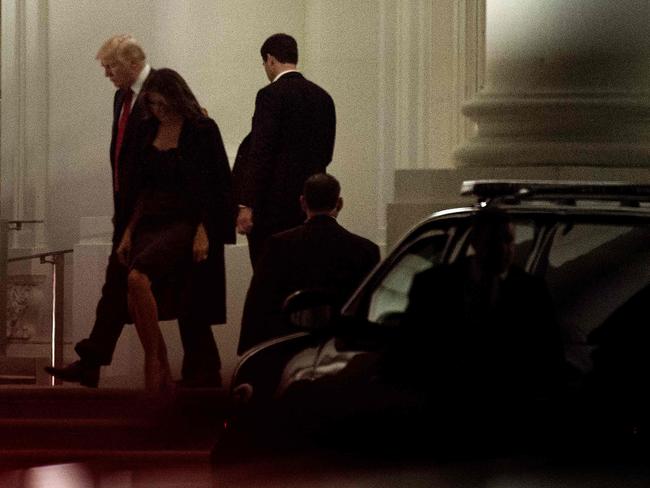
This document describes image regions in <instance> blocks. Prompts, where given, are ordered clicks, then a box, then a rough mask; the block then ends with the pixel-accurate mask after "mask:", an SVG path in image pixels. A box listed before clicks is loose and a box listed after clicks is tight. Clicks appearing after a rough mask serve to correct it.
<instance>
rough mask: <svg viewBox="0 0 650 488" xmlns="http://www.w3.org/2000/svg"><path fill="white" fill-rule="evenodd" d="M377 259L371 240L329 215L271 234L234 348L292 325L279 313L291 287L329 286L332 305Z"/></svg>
mask: <svg viewBox="0 0 650 488" xmlns="http://www.w3.org/2000/svg"><path fill="white" fill-rule="evenodd" d="M378 261H379V248H378V247H377V245H376V244H374V243H372V242H371V241H369V240H368V239H365V238H363V237H360V236H357V235H355V234H352V233H351V232H349V231H347V230H345V229H344V228H343V227H341V226H340V225H339V224H338V223H337V222H336V219H334V218H332V217H329V216H317V217H314V218H313V219H311V220H309V221H308V222H306V223H305V224H303V225H300V226H298V227H295V228H293V229H290V230H287V231H285V232H280V233H278V234H275V235H273V236H271V237H270V238H269V240H268V241H267V245H266V250H265V252H264V253H263V254H262V257H261V259H260V265H259V268H258V269H257V270H256V272H255V274H254V275H253V279H252V281H251V286H250V288H249V290H248V294H247V296H246V302H245V305H244V314H243V317H242V328H241V334H240V337H239V347H238V353H239V354H241V353H242V352H244V351H245V350H247V349H249V348H251V347H252V346H254V345H255V344H258V343H260V342H262V341H265V340H268V339H271V338H273V337H278V336H282V335H286V334H288V333H291V332H294V331H295V330H294V329H293V328H292V327H291V326H290V324H287V323H286V322H285V321H284V320H283V317H282V313H281V308H282V304H283V302H284V300H285V298H286V297H287V296H288V295H290V294H291V293H293V292H294V291H297V290H299V289H304V288H323V289H327V290H331V291H332V292H333V294H334V297H335V299H334V300H335V303H334V305H335V306H336V307H340V306H342V305H343V304H344V303H345V301H346V300H347V299H348V298H349V297H350V295H351V294H352V292H353V291H354V289H355V288H356V287H357V286H358V285H359V284H360V283H361V281H362V280H363V278H364V277H365V276H366V275H367V274H368V273H369V272H370V270H371V269H372V268H373V267H374V266H375V264H377V262H378Z"/></svg>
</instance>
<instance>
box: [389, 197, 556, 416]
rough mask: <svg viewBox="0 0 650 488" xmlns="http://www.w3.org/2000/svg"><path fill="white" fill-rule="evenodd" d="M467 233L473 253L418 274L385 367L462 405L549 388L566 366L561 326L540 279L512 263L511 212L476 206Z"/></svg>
mask: <svg viewBox="0 0 650 488" xmlns="http://www.w3.org/2000/svg"><path fill="white" fill-rule="evenodd" d="M468 238H469V244H471V248H470V250H471V251H472V252H473V254H471V252H468V253H467V255H465V256H462V257H460V258H459V259H457V260H456V261H454V262H453V263H451V264H442V265H439V266H434V267H432V268H429V269H426V270H425V271H422V272H420V273H418V274H416V275H415V277H414V279H413V283H412V285H411V289H410V291H409V305H408V308H407V309H406V314H405V319H404V323H403V324H402V327H400V329H399V331H400V338H399V339H398V340H395V341H394V342H393V344H392V346H391V347H392V352H391V353H390V354H388V355H387V358H388V359H389V360H390V361H391V367H390V368H387V370H390V371H391V374H392V375H394V378H395V379H396V380H397V381H399V382H400V383H402V382H405V381H406V382H409V383H410V385H409V386H412V387H414V388H416V390H417V389H420V388H421V389H424V391H427V392H429V393H434V394H435V395H437V396H436V398H442V397H445V398H448V399H450V401H452V400H460V401H461V403H462V401H463V400H467V398H469V397H472V398H480V397H481V396H484V398H486V397H487V396H492V397H494V398H495V399H499V400H501V399H505V398H512V396H517V397H521V396H526V395H533V396H536V397H544V396H545V395H549V394H552V393H553V392H554V391H557V388H559V386H560V385H561V382H562V375H563V370H564V356H563V351H562V339H561V335H560V329H559V326H558V323H557V320H556V317H555V313H554V307H553V303H552V300H551V296H550V294H549V291H548V289H547V287H546V285H545V283H544V282H543V280H542V279H541V278H539V277H537V276H534V275H531V274H529V273H527V272H526V271H524V270H523V269H522V268H520V267H518V266H517V265H516V264H514V256H515V228H514V226H513V225H512V223H511V221H510V217H509V215H508V214H507V213H505V212H503V211H501V210H499V209H495V208H487V209H484V210H481V211H480V212H478V213H477V214H476V216H475V217H474V221H473V227H472V228H471V231H470V233H469V236H468ZM442 392H445V393H444V394H443V393H442ZM493 403H494V402H493ZM466 405H475V403H473V402H468V401H467V402H466Z"/></svg>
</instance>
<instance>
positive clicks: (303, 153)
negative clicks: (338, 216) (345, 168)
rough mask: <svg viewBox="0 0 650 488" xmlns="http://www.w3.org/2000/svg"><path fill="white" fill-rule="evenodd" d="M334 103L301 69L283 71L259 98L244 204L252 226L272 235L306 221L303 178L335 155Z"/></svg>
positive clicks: (245, 175)
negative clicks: (303, 203) (299, 71)
mask: <svg viewBox="0 0 650 488" xmlns="http://www.w3.org/2000/svg"><path fill="white" fill-rule="evenodd" d="M335 132H336V115H335V110H334V102H333V100H332V98H331V97H330V96H329V94H328V93H327V92H326V91H325V90H323V89H322V88H320V87H319V86H318V85H316V84H314V83H312V82H311V81H308V80H306V79H305V78H304V77H303V76H302V75H301V74H300V73H296V72H291V73H287V74H284V75H283V76H281V77H280V79H278V80H277V81H275V82H273V83H271V84H269V85H267V86H266V87H264V88H262V89H261V90H260V91H259V92H258V93H257V98H256V100H255V113H254V115H253V124H252V130H251V141H250V151H249V152H248V158H247V160H246V161H245V171H244V172H243V175H242V178H243V180H242V184H241V185H237V186H241V195H240V197H241V200H240V201H239V202H238V203H240V204H243V205H246V206H248V207H251V208H252V209H253V222H254V230H253V232H254V233H256V234H257V235H258V236H268V235H271V234H273V233H275V232H278V231H281V230H286V229H290V228H291V227H294V226H296V225H300V224H301V223H302V222H303V221H304V218H305V216H304V214H303V212H302V210H301V208H300V204H299V197H300V194H301V192H302V186H303V184H304V182H305V180H306V179H307V178H308V177H309V176H311V175H312V174H315V173H320V172H324V171H325V168H326V166H327V165H328V164H329V162H330V161H331V160H332V153H333V151H334V136H335Z"/></svg>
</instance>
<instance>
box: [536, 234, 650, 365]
mask: <svg viewBox="0 0 650 488" xmlns="http://www.w3.org/2000/svg"><path fill="white" fill-rule="evenodd" d="M649 243H650V229H649V228H648V226H623V225H610V224H592V223H575V224H574V223H571V222H567V223H562V224H560V225H559V226H558V228H557V230H556V232H555V235H554V237H553V241H552V245H551V248H550V250H549V255H548V270H547V273H546V281H547V284H548V286H549V291H550V292H551V296H552V298H553V302H554V304H555V308H556V313H557V316H558V319H559V321H560V325H561V327H562V330H563V334H564V342H565V352H566V356H567V360H568V361H569V363H570V364H571V365H572V366H573V367H574V368H575V370H576V371H577V372H579V373H588V372H590V371H591V369H592V368H593V362H592V359H593V352H594V349H595V347H596V345H597V342H598V341H597V340H594V337H596V336H597V335H598V334H599V333H598V332H596V331H597V330H599V329H601V328H603V327H605V328H609V327H610V326H611V322H612V317H614V318H615V317H617V316H620V311H621V310H622V309H623V308H624V307H625V306H626V304H628V303H631V300H632V298H633V297H634V296H636V295H637V294H639V293H640V292H641V291H642V290H644V289H645V288H647V287H648V286H649V283H650V245H649ZM626 316H629V314H626ZM608 323H609V324H610V325H605V324H608ZM623 328H626V329H627V330H631V328H632V324H629V323H628V324H623V326H622V328H621V330H623ZM601 335H602V334H601ZM608 335H609V336H610V337H611V334H608Z"/></svg>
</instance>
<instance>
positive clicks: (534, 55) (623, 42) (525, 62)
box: [456, 0, 650, 168]
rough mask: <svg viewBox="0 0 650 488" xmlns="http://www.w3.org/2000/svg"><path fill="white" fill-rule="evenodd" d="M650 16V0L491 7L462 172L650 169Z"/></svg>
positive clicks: (469, 108)
mask: <svg viewBox="0 0 650 488" xmlns="http://www.w3.org/2000/svg"><path fill="white" fill-rule="evenodd" d="M649 15H650V4H648V2H647V1H645V0H621V1H619V2H605V1H594V2H583V1H578V0H563V1H558V0H549V1H548V2H538V1H536V0H521V1H520V2H518V3H517V5H516V7H515V6H514V5H513V4H512V3H508V2H499V1H494V2H491V3H490V4H489V8H488V9H487V15H486V22H487V26H488V39H487V43H486V47H487V49H486V52H487V59H486V80H485V88H484V89H483V90H481V91H480V92H479V93H478V94H477V96H476V97H475V98H474V99H473V100H472V101H471V102H469V103H468V104H466V105H465V107H464V109H463V112H464V114H465V115H467V116H468V117H469V118H470V119H471V120H472V121H473V122H475V123H476V125H477V131H476V134H475V136H474V137H472V138H471V139H470V140H468V142H467V143H466V144H464V145H463V146H462V147H461V148H459V150H458V151H457V152H456V158H457V160H458V163H459V165H461V166H489V167H494V166H561V167H569V166H601V167H628V168H632V167H648V166H650V123H649V122H648V121H650V90H648V81H647V80H648V74H649V73H650V63H649V62H648V59H650V44H649V43H648V41H647V39H648V38H649V37H650V27H649V25H648V23H647V19H648V16H649ZM557 19H563V22H557ZM536 31H544V36H531V35H529V33H530V32H536Z"/></svg>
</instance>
